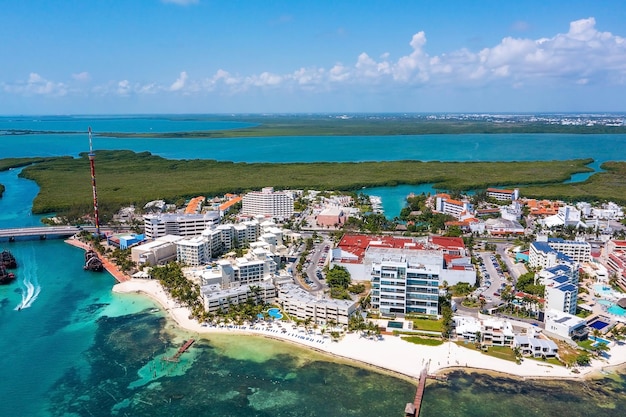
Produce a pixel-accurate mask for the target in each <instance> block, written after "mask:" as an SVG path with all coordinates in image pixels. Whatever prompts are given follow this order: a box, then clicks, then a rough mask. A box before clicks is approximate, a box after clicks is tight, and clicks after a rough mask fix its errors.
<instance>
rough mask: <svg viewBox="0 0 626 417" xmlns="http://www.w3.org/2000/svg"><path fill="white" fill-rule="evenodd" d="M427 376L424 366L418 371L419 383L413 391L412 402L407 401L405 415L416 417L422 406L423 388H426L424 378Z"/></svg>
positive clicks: (406, 416)
mask: <svg viewBox="0 0 626 417" xmlns="http://www.w3.org/2000/svg"><path fill="white" fill-rule="evenodd" d="M427 377H428V370H427V368H424V369H423V370H422V373H420V380H419V384H418V385H417V390H416V391H415V398H414V399H413V402H412V403H407V404H406V407H405V408H404V415H405V417H409V416H410V417H417V416H419V415H420V408H421V407H422V398H424V390H425V389H426V378H427Z"/></svg>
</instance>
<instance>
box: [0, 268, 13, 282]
mask: <svg viewBox="0 0 626 417" xmlns="http://www.w3.org/2000/svg"><path fill="white" fill-rule="evenodd" d="M14 280H15V274H14V273H13V272H9V271H7V269H6V267H5V266H4V265H2V264H0V285H2V284H9V283H10V282H12V281H14Z"/></svg>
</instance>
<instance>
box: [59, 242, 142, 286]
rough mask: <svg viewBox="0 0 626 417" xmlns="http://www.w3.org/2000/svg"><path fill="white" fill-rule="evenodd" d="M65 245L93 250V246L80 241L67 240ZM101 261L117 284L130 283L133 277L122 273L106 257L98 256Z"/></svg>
mask: <svg viewBox="0 0 626 417" xmlns="http://www.w3.org/2000/svg"><path fill="white" fill-rule="evenodd" d="M65 243H67V244H70V245H72V246H75V247H77V248H81V249H84V250H86V251H88V250H91V249H92V248H91V245H88V244H87V243H85V242H81V241H80V240H78V239H67V240H66V241H65ZM98 256H99V258H100V260H101V261H102V265H103V266H104V269H106V270H107V272H108V273H109V274H111V275H113V277H114V278H115V279H116V280H117V282H124V281H128V280H129V279H130V278H131V277H130V276H129V275H127V274H125V273H124V272H122V271H120V269H119V268H118V267H117V265H115V264H114V263H113V262H111V260H110V259H109V258H107V257H105V256H102V255H100V254H98Z"/></svg>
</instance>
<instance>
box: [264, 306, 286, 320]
mask: <svg viewBox="0 0 626 417" xmlns="http://www.w3.org/2000/svg"><path fill="white" fill-rule="evenodd" d="M267 314H269V316H270V317H271V318H273V319H276V320H280V319H282V318H283V315H282V313H281V312H280V310H279V309H277V308H270V309H269V310H267Z"/></svg>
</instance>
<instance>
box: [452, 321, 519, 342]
mask: <svg viewBox="0 0 626 417" xmlns="http://www.w3.org/2000/svg"><path fill="white" fill-rule="evenodd" d="M453 320H454V325H455V332H456V335H457V340H459V341H465V342H471V343H480V344H481V345H485V346H509V347H511V346H513V338H514V336H515V333H513V326H512V325H511V323H510V322H508V321H506V320H497V319H484V320H478V319H476V318H474V317H467V316H454V317H453Z"/></svg>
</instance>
